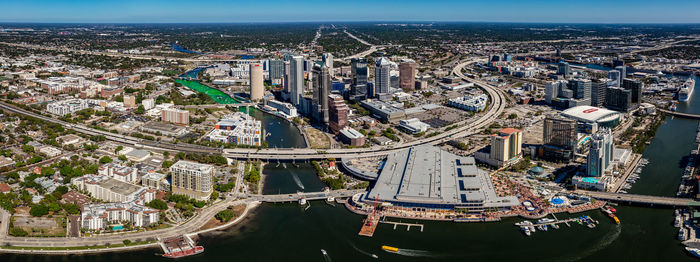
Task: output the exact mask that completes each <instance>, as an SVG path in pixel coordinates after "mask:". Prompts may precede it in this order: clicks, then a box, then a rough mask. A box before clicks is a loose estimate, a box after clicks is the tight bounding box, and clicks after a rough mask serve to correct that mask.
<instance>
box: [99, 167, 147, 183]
mask: <svg viewBox="0 0 700 262" xmlns="http://www.w3.org/2000/svg"><path fill="white" fill-rule="evenodd" d="M97 173H98V174H99V175H101V176H106V177H110V178H114V179H116V180H119V181H123V182H129V183H135V182H136V181H137V180H138V170H137V169H136V168H133V167H128V166H122V165H120V164H117V163H108V164H104V165H101V166H100V167H99V168H98V170H97Z"/></svg>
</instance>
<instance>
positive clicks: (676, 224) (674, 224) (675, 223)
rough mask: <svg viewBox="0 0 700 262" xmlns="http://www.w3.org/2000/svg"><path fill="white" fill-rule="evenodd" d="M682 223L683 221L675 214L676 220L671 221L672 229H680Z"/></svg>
mask: <svg viewBox="0 0 700 262" xmlns="http://www.w3.org/2000/svg"><path fill="white" fill-rule="evenodd" d="M682 222H683V219H682V218H681V215H680V214H677V215H676V218H675V219H674V220H673V226H674V227H681V224H682Z"/></svg>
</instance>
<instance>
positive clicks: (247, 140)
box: [206, 112, 262, 146]
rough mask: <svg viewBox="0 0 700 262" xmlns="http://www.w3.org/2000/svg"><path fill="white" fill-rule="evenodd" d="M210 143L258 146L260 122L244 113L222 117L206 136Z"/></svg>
mask: <svg viewBox="0 0 700 262" xmlns="http://www.w3.org/2000/svg"><path fill="white" fill-rule="evenodd" d="M206 137H207V139H209V140H210V141H216V142H221V143H231V144H237V145H249V146H260V145H261V143H262V122H261V121H259V120H256V119H255V118H253V117H252V116H249V115H247V114H245V113H241V112H236V113H235V114H230V115H226V116H224V117H223V118H222V119H221V120H220V121H219V122H218V123H216V125H215V126H214V129H213V130H211V131H210V132H209V133H208V134H207V135H206Z"/></svg>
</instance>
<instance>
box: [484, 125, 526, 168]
mask: <svg viewBox="0 0 700 262" xmlns="http://www.w3.org/2000/svg"><path fill="white" fill-rule="evenodd" d="M522 144H523V132H522V131H521V130H520V129H515V128H504V129H501V130H500V131H498V133H497V134H493V135H491V151H490V152H489V159H488V160H487V161H486V162H487V163H488V164H490V165H492V166H496V167H502V166H506V165H510V164H513V163H515V162H517V161H518V160H519V159H520V158H521V156H522ZM482 160H483V159H482Z"/></svg>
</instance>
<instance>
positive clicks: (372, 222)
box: [358, 213, 379, 237]
mask: <svg viewBox="0 0 700 262" xmlns="http://www.w3.org/2000/svg"><path fill="white" fill-rule="evenodd" d="M378 224H379V216H377V215H375V214H374V213H371V214H369V215H368V216H367V218H365V220H364V221H363V222H362V228H361V229H360V233H358V235H360V236H365V237H372V236H374V231H375V230H376V229H377V225H378Z"/></svg>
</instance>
